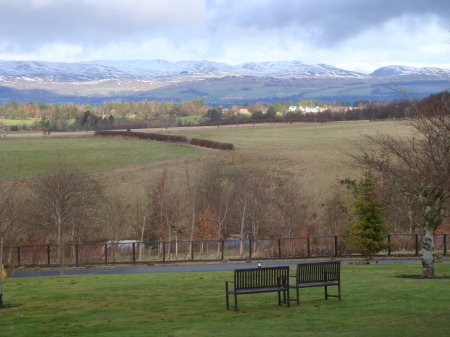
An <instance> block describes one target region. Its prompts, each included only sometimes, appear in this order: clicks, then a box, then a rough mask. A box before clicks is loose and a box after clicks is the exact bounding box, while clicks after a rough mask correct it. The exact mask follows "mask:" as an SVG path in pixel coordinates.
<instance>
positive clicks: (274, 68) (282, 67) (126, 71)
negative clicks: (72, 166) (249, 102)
mask: <svg viewBox="0 0 450 337" xmlns="http://www.w3.org/2000/svg"><path fill="white" fill-rule="evenodd" d="M411 74H415V75H423V76H436V77H450V70H447V69H442V68H434V67H424V68H415V67H408V66H402V65H393V66H387V67H381V68H378V69H376V70H375V71H374V72H372V73H371V74H368V75H367V74H363V73H359V72H355V71H349V70H345V69H342V68H337V67H335V66H332V65H328V64H312V65H308V64H305V63H303V62H301V61H267V62H246V63H242V64H238V65H229V64H226V63H220V62H213V61H207V60H200V61H177V62H169V61H165V60H158V59H153V60H122V61H120V60H96V61H83V62H73V63H67V62H47V61H0V77H1V78H14V77H17V78H19V77H20V78H25V79H26V78H29V79H30V80H31V79H36V78H39V79H41V80H48V81H68V82H71V81H89V80H102V79H111V78H125V79H140V80H163V79H166V80H167V79H170V78H173V79H177V78H180V77H182V76H183V75H184V76H185V77H186V76H195V77H196V78H202V77H203V78H208V77H212V76H213V77H221V76H256V77H258V76H260V77H275V78H304V77H322V78H326V77H330V78H354V79H358V78H360V79H361V78H371V77H386V76H402V75H411Z"/></svg>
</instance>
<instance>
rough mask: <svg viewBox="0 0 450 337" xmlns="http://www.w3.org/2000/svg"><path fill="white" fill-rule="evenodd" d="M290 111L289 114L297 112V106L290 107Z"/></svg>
mask: <svg viewBox="0 0 450 337" xmlns="http://www.w3.org/2000/svg"><path fill="white" fill-rule="evenodd" d="M288 111H289V112H294V111H297V106H295V105H291V106H290V107H289V109H288Z"/></svg>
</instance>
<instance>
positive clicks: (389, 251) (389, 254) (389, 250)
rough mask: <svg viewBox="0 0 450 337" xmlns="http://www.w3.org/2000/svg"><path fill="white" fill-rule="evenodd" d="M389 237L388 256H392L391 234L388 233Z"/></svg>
mask: <svg viewBox="0 0 450 337" xmlns="http://www.w3.org/2000/svg"><path fill="white" fill-rule="evenodd" d="M387 239H388V245H389V246H388V256H391V234H388V236H387Z"/></svg>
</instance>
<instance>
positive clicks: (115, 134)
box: [94, 130, 234, 150]
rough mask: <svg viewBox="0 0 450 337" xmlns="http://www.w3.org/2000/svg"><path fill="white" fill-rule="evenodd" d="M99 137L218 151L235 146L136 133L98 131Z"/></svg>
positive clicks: (210, 141) (157, 134)
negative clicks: (175, 144)
mask: <svg viewBox="0 0 450 337" xmlns="http://www.w3.org/2000/svg"><path fill="white" fill-rule="evenodd" d="M94 135H95V136H98V137H124V138H132V139H143V140H153V141H158V142H166V143H178V144H180V143H181V144H184V143H189V144H191V145H195V146H202V147H207V148H211V149H217V150H234V145H233V144H231V143H221V142H215V141H212V140H207V139H198V138H192V139H191V140H190V141H188V139H187V138H186V137H184V136H174V135H165V134H160V133H147V132H134V131H128V130H127V131H111V130H104V131H96V132H95V133H94Z"/></svg>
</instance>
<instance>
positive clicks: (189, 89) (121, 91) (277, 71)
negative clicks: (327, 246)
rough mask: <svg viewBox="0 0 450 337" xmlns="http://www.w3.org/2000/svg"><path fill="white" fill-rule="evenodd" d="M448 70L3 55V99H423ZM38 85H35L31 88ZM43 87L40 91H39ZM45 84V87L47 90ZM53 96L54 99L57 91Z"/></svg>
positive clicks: (449, 75) (448, 77)
mask: <svg viewBox="0 0 450 337" xmlns="http://www.w3.org/2000/svg"><path fill="white" fill-rule="evenodd" d="M449 83H450V70H446V69H441V68H433V67H424V68H414V67H407V66H400V65H393V66H387V67H381V68H378V69H377V70H375V71H374V72H372V73H371V74H363V73H359V72H355V71H349V70H345V69H341V68H337V67H335V66H332V65H327V64H313V65H308V64H305V63H303V62H301V61H267V62H246V63H242V64H238V65H229V64H226V63H220V62H212V61H207V60H200V61H177V62H169V61H165V60H158V59H153V60H119V61H114V60H97V61H84V62H74V63H65V62H43V61H0V86H1V87H5V88H12V89H14V90H9V91H8V90H2V91H0V93H1V92H3V94H2V95H0V103H1V102H9V101H11V100H15V101H33V100H34V101H50V100H51V101H52V102H81V101H83V102H85V101H88V100H89V98H90V99H92V101H93V102H94V101H95V102H102V101H108V100H118V99H120V100H136V99H139V100H143V99H151V100H153V99H155V100H176V101H177V100H187V99H194V98H198V97H199V96H202V97H203V98H204V99H205V100H206V101H208V102H210V103H211V102H212V103H214V104H240V103H242V102H251V101H258V100H259V101H266V102H272V101H276V100H283V99H292V100H295V99H316V100H338V101H344V100H345V101H355V100H360V99H364V100H388V101H390V100H393V99H396V98H395V97H396V96H395V94H393V93H392V89H390V88H393V87H402V88H404V89H405V92H408V93H409V96H410V97H414V98H421V97H425V96H427V95H429V94H430V93H436V92H439V91H442V90H445V89H447V88H448V87H449ZM33 90H37V91H33ZM39 90H41V91H39ZM42 90H46V91H47V92H46V93H45V95H44V94H43V91H42ZM52 96H53V97H52Z"/></svg>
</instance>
